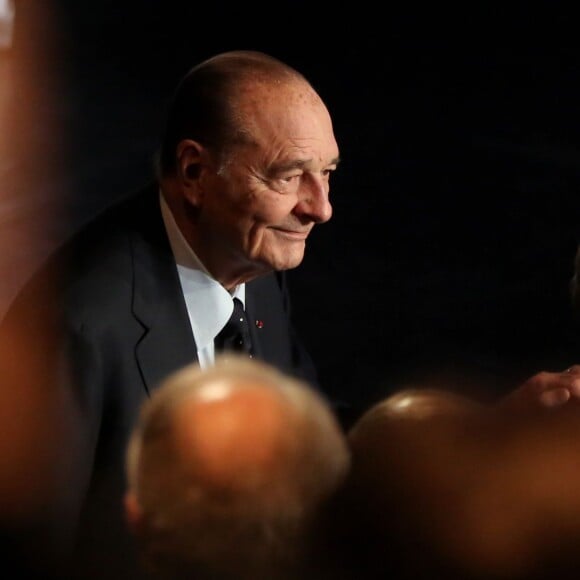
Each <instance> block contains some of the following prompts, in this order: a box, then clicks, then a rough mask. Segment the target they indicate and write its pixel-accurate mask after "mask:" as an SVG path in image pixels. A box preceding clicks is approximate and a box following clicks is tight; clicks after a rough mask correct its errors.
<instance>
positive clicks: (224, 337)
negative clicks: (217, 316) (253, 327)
mask: <svg viewBox="0 0 580 580" xmlns="http://www.w3.org/2000/svg"><path fill="white" fill-rule="evenodd" d="M215 348H216V351H217V352H223V351H234V352H239V353H247V354H248V356H249V357H250V358H251V357H252V346H251V343H250V331H249V327H248V321H247V318H246V313H245V312H244V306H243V305H242V302H241V300H239V299H238V298H234V311H233V312H232V315H231V317H230V319H229V320H228V321H227V322H226V325H225V326H224V327H223V328H222V330H221V331H220V332H219V334H218V335H217V336H216V338H215Z"/></svg>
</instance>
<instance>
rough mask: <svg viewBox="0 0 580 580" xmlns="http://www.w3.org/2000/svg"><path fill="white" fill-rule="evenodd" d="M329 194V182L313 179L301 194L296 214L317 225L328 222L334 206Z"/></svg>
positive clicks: (305, 185) (295, 209)
mask: <svg viewBox="0 0 580 580" xmlns="http://www.w3.org/2000/svg"><path fill="white" fill-rule="evenodd" d="M328 194H329V186H328V181H325V180H323V179H317V178H315V177H313V178H312V180H310V182H309V183H307V184H304V185H303V187H302V189H301V191H300V192H299V200H298V203H297V204H296V207H295V208H294V214H295V215H297V216H299V217H300V218H302V219H304V220H307V221H313V222H314V223H317V224H323V223H324V222H327V221H328V220H329V219H330V218H331V217H332V205H331V203H330V200H329V198H328Z"/></svg>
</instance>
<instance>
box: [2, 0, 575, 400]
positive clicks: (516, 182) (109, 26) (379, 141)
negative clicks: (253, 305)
mask: <svg viewBox="0 0 580 580" xmlns="http://www.w3.org/2000/svg"><path fill="white" fill-rule="evenodd" d="M310 4H311V3H306V2H287V3H284V2H282V3H276V6H275V8H274V7H272V6H270V7H269V8H268V9H267V10H266V7H265V6H263V5H260V4H256V3H245V4H243V5H242V4H238V3H236V4H233V3H231V4H230V3H225V4H224V3H221V4H219V5H216V6H215V7H213V8H212V7H208V6H203V7H201V6H200V5H198V4H196V3H192V2H177V1H172V2H171V1H169V2H155V1H146V0H141V1H139V2H137V1H125V2H112V1H103V2H99V3H97V4H94V5H91V6H90V8H89V7H87V6H86V5H85V4H83V3H81V2H76V1H72V0H60V2H55V11H56V14H58V23H57V24H58V32H59V41H60V46H61V50H60V56H59V59H58V62H55V63H54V65H53V66H54V75H55V78H58V80H59V83H58V85H56V86H55V87H54V88H53V89H51V90H53V91H54V96H55V99H53V102H54V101H56V103H57V105H56V106H53V107H51V108H50V109H49V110H44V109H43V110H42V111H41V116H42V117H43V118H45V119H46V120H47V121H48V120H50V123H51V125H52V124H54V125H57V126H59V127H60V128H61V131H62V137H63V140H64V141H65V143H66V150H65V155H64V157H65V160H66V161H65V170H64V171H63V172H61V173H59V175H58V176H57V177H54V179H53V180H52V181H51V180H50V179H47V180H43V181H42V182H41V183H38V182H34V183H32V184H30V185H29V189H30V196H28V195H22V198H21V201H20V203H19V204H16V205H15V206H11V212H12V213H11V216H12V217H11V220H10V221H8V222H7V221H6V219H5V218H4V217H3V221H2V223H3V224H7V227H11V226H10V224H14V226H13V227H14V228H16V227H17V224H18V223H19V221H18V220H19V219H24V218H25V217H29V216H30V214H31V212H32V214H34V211H35V209H36V210H37V211H39V212H43V211H44V208H43V205H42V202H41V201H39V197H40V199H44V197H43V195H41V193H42V192H47V195H48V192H58V193H59V201H58V203H59V207H60V206H62V207H63V210H62V212H61V213H60V218H59V219H58V220H56V221H55V222H54V223H53V224H52V226H51V228H50V231H49V233H48V234H47V236H46V246H43V252H44V251H46V250H47V247H48V246H50V245H54V244H56V243H58V241H60V240H61V239H63V238H64V237H65V236H66V235H68V234H69V233H70V232H72V231H74V230H76V229H77V228H78V227H80V225H81V224H82V223H84V222H85V221H86V220H87V219H89V218H90V217H91V216H93V215H94V214H96V213H97V212H98V211H100V210H101V209H102V208H104V207H105V206H107V205H108V204H109V203H111V202H112V201H113V200H114V199H116V198H118V197H119V196H121V195H123V194H125V193H126V192H128V191H130V190H132V189H136V188H137V187H140V186H141V185H143V184H144V183H145V182H146V181H147V180H148V179H149V178H150V176H151V173H152V159H153V154H154V151H155V148H156V145H157V139H158V136H159V132H160V128H161V126H162V122H163V112H164V107H165V103H166V102H167V100H168V98H169V96H170V95H171V93H172V91H173V89H174V88H175V85H176V83H177V81H178V80H179V78H180V77H181V76H182V75H183V74H184V73H185V72H186V70H187V69H188V68H189V67H190V66H191V65H192V64H194V63H196V62H198V61H199V60H201V59H202V58H205V57H208V56H210V55H212V54H214V53H216V52H219V51H222V50H227V49H234V48H249V49H258V50H263V51H265V52H270V53H271V54H273V55H275V56H278V57H280V58H281V59H283V60H285V61H287V62H288V63H289V64H292V65H294V66H295V67H297V68H298V69H299V70H301V71H302V72H303V73H304V74H305V75H306V76H307V77H308V78H309V79H310V80H311V81H312V82H313V84H314V85H315V87H316V88H317V89H318V90H319V92H320V93H321V95H322V96H323V98H324V99H325V100H326V102H327V104H328V106H329V109H330V110H331V113H332V114H333V116H334V121H335V130H336V135H337V138H338V140H339V145H340V147H341V155H342V165H341V169H340V171H339V172H338V173H337V175H336V178H335V180H334V183H333V185H332V199H333V202H334V217H333V220H332V221H331V222H330V223H329V224H328V225H325V226H324V227H321V228H319V229H318V230H315V232H314V233H313V235H312V237H311V240H310V242H309V248H308V251H307V257H306V259H305V261H304V263H303V265H302V266H301V267H300V268H298V269H297V270H296V271H293V272H292V273H291V275H290V281H291V284H292V288H293V296H294V315H295V322H296V326H297V327H298V329H299V330H300V332H301V334H302V335H303V337H304V340H305V341H306V343H307V345H308V346H309V348H310V350H311V352H312V355H313V357H314V359H315V361H316V362H317V364H318V367H319V370H320V375H321V379H322V382H323V384H324V385H325V387H326V389H327V390H328V391H329V392H330V393H333V394H334V395H339V396H340V397H343V398H345V399H346V400H348V401H351V402H353V403H355V404H357V405H360V407H361V408H363V407H365V406H366V405H368V404H370V403H371V402H372V401H374V400H376V399H377V398H380V397H382V396H384V395H386V394H388V393H389V392H391V391H393V390H395V389H396V388H398V387H399V386H401V385H402V384H408V383H411V382H416V381H423V380H426V379H433V378H436V379H444V378H445V377H446V376H449V375H450V374H451V375H453V376H456V375H459V376H465V377H467V378H466V385H467V383H469V384H470V385H471V384H472V383H473V384H475V385H478V388H479V385H480V384H481V388H482V389H483V390H484V391H485V392H486V393H487V392H489V393H494V394H496V393H501V392H503V391H505V390H506V389H508V388H511V386H513V385H514V383H515V382H517V381H519V380H520V379H522V378H524V377H527V376H529V375H530V374H531V373H533V372H536V371H538V370H541V369H547V370H552V369H553V370H557V369H559V368H561V367H565V366H567V365H569V364H570V363H571V362H575V361H577V360H578V357H577V353H578V352H579V351H577V350H576V344H575V342H576V339H575V334H576V328H575V325H574V321H573V317H572V311H571V307H570V304H569V296H568V281H569V279H570V277H571V275H572V268H573V258H574V254H575V250H576V244H577V242H578V235H577V232H578V224H580V196H579V195H578V192H579V185H580V126H579V115H580V112H579V111H580V109H579V108H578V105H577V104H578V102H580V72H579V70H578V66H577V62H578V60H579V58H580V48H578V47H577V46H576V45H575V43H574V42H573V38H574V37H573V36H571V35H568V32H567V31H568V29H569V28H570V24H569V22H568V20H569V15H568V14H565V13H561V14H559V13H557V12H556V11H555V10H551V11H550V13H548V14H545V13H542V12H541V11H540V10H539V9H538V10H537V12H536V13H533V11H532V10H531V8H529V7H528V8H527V9H526V14H513V15H511V14H510V15H508V14H506V13H505V11H504V13H502V15H501V18H499V17H498V15H497V14H496V13H495V12H494V11H493V10H491V9H488V11H489V13H484V11H483V10H482V11H481V13H479V14H478V13H477V12H476V11H475V12H474V11H473V10H471V12H470V14H469V15H467V14H461V13H460V12H454V13H453V14H452V15H451V14H445V13H444V12H443V11H433V10H431V11H428V12H423V13H413V14H411V11H410V10H409V13H404V12H403V11H398V12H397V11H392V12H391V13H389V14H387V15H379V14H378V13H376V12H375V9H374V8H371V6H370V5H369V6H365V4H364V3H363V4H362V5H359V6H357V13H354V11H353V8H341V7H339V6H337V5H332V6H328V7H326V6H324V5H317V8H315V9H314V8H312V6H311V5H310ZM27 6H28V8H27V10H24V9H22V11H21V13H20V15H21V18H20V19H19V18H18V16H17V21H16V24H17V27H19V26H20V27H22V29H19V32H18V35H19V36H18V38H19V39H21V40H19V41H18V43H15V46H14V48H13V51H14V52H15V53H16V52H17V51H19V50H21V49H23V48H24V47H25V46H26V43H27V42H29V40H30V37H29V35H27V33H26V26H27V22H28V16H27V15H29V12H28V11H30V10H34V6H35V3H34V2H32V3H28V5H27ZM17 8H18V6H17ZM570 32H571V31H570ZM43 126H44V125H43V123H39V125H38V130H39V131H40V133H39V135H40V136H41V137H42V130H43V129H42V128H43ZM48 137H49V136H48V135H45V136H44V137H42V138H43V139H44V140H45V141H46V142H47V144H48V146H50V139H49V138H48ZM39 138H40V137H39ZM51 195H52V194H51ZM15 216H16V217H15ZM27 264H28V265H30V268H32V267H33V264H34V260H32V259H31V260H29V261H27ZM26 269H27V265H20V267H19V270H18V272H19V278H18V279H19V280H20V277H22V276H24V273H22V274H21V272H22V271H24V270H26ZM13 272H14V270H11V271H10V272H8V275H7V280H8V279H9V277H10V274H11V273H13ZM6 283H7V284H8V283H9V282H6ZM3 306H4V305H3Z"/></svg>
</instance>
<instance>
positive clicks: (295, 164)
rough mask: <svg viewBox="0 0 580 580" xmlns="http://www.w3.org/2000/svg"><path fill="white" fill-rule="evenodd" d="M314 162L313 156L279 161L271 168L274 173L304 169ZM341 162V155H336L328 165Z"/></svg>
mask: <svg viewBox="0 0 580 580" xmlns="http://www.w3.org/2000/svg"><path fill="white" fill-rule="evenodd" d="M311 162H312V158H309V159H295V160H293V161H289V162H287V163H277V164H275V165H273V166H272V167H271V168H270V169H271V172H272V173H277V172H281V171H290V170H292V169H302V168H304V167H305V166H307V165H308V164H309V163H311ZM339 163H340V157H335V158H334V159H331V160H330V162H329V163H328V165H338V164H339Z"/></svg>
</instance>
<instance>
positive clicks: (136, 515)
mask: <svg viewBox="0 0 580 580" xmlns="http://www.w3.org/2000/svg"><path fill="white" fill-rule="evenodd" d="M123 503H124V508H125V521H126V522H127V525H128V526H129V529H130V530H131V532H132V533H133V534H137V533H138V532H139V531H140V530H141V528H142V527H143V510H142V509H141V506H140V505H139V501H138V500H137V497H136V496H135V494H134V493H132V492H130V491H128V492H127V493H126V494H125V497H124V498H123Z"/></svg>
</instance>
